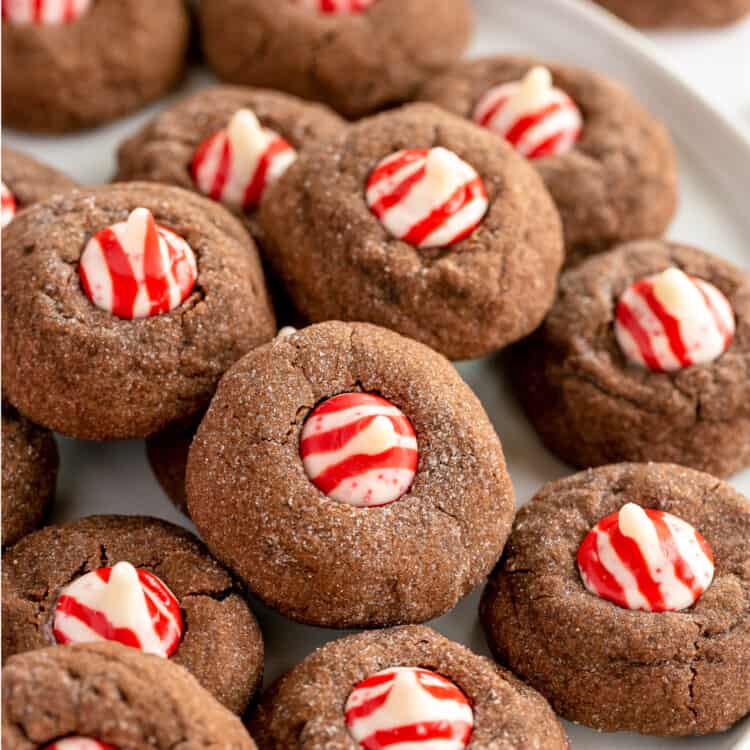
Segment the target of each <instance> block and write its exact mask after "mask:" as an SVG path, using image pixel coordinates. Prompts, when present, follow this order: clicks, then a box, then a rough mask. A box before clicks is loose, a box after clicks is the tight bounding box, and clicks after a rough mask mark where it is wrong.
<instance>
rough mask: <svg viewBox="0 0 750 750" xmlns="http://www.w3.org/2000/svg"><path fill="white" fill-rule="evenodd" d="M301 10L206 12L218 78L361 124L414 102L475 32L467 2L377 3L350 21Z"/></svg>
mask: <svg viewBox="0 0 750 750" xmlns="http://www.w3.org/2000/svg"><path fill="white" fill-rule="evenodd" d="M305 4H306V5H308V6H309V5H310V3H305ZM299 5H300V4H297V5H296V4H295V2H294V0H281V1H280V2H278V3H272V4H269V3H267V2H265V0H212V2H210V3H201V4H200V6H199V9H198V14H199V18H200V24H201V36H202V44H203V50H204V52H205V55H206V58H207V59H208V62H209V64H210V65H211V67H212V68H213V69H214V71H215V72H216V74H217V75H218V76H219V77H220V78H222V79H224V80H226V81H229V82H231V83H239V84H245V85H250V86H265V87H268V88H272V89H280V90H282V91H288V92H289V93H291V94H296V95H297V96H301V97H303V98H305V99H315V100H318V101H322V102H325V103H326V104H329V105H330V106H331V107H333V108H334V109H336V110H338V111H339V112H341V113H342V114H344V115H346V116H347V117H352V118H356V117H361V116H362V115H366V114H368V113H370V112H374V111H375V110H377V109H382V108H383V107H386V106H388V105H393V104H396V103H398V102H402V101H405V100H406V99H408V98H409V97H410V96H411V95H412V94H413V93H414V91H415V90H416V89H417V87H418V86H419V85H420V84H421V83H422V82H423V81H424V80H425V79H426V78H427V77H428V76H430V75H434V74H435V73H437V72H438V71H440V70H442V69H443V68H445V67H446V66H447V65H450V64H451V63H452V62H454V61H455V60H457V59H458V58H459V57H460V56H461V54H462V52H463V51H464V49H465V48H466V46H467V44H468V42H469V38H470V35H471V30H472V12H471V6H470V4H469V3H468V2H467V0H376V2H374V3H373V4H372V5H371V7H369V8H367V9H366V10H364V11H363V12H361V13H351V14H350V13H342V14H336V13H318V12H316V11H315V10H314V9H312V8H309V7H304V8H303V7H299Z"/></svg>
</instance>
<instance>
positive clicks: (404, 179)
mask: <svg viewBox="0 0 750 750" xmlns="http://www.w3.org/2000/svg"><path fill="white" fill-rule="evenodd" d="M365 197H366V199H367V205H368V206H369V207H370V210H371V211H372V212H373V213H374V214H375V216H377V217H378V219H380V222H381V223H382V224H383V226H384V227H385V228H386V229H387V230H388V231H389V232H390V233H391V234H392V235H393V236H394V237H397V238H398V239H400V240H403V241H404V242H408V243H409V244H411V245H415V246H417V247H423V248H431V247H447V246H448V245H453V244H455V243H456V242H459V241H460V240H462V239H464V238H465V237H468V236H469V235H470V234H471V233H472V232H473V231H474V230H475V229H476V228H477V226H479V223H480V222H481V221H482V219H483V218H484V215H485V213H486V212H487V207H488V205H489V204H488V201H487V193H486V192H485V189H484V183H483V182H482V178H481V177H480V176H479V175H478V174H477V172H476V170H475V169H474V167H472V166H471V165H470V164H467V163H466V162H465V161H464V160H463V159H461V158H460V157H459V156H457V155H456V154H454V153H453V152H452V151H449V150H448V149H446V148H443V147H442V146H438V147H437V148H431V149H426V148H411V149H406V150H404V151H397V152H396V153H394V154H391V155H390V156H388V157H387V158H385V159H383V161H381V162H380V163H379V164H378V165H377V167H375V169H374V170H373V171H372V173H371V174H370V177H369V178H368V180H367V191H366V194H365Z"/></svg>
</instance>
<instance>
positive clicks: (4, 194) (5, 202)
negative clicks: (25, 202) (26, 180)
mask: <svg viewBox="0 0 750 750" xmlns="http://www.w3.org/2000/svg"><path fill="white" fill-rule="evenodd" d="M0 199H2V204H1V207H2V213H0V226H3V227H7V226H8V224H10V222H11V221H13V217H14V216H15V215H16V210H17V206H16V199H15V198H14V197H13V193H11V192H10V190H9V189H8V186H7V185H6V184H5V183H4V182H0Z"/></svg>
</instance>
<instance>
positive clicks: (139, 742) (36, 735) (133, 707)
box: [3, 643, 255, 750]
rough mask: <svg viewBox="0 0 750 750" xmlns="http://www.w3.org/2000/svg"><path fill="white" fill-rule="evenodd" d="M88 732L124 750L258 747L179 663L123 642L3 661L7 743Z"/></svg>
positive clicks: (18, 747) (28, 749) (18, 745)
mask: <svg viewBox="0 0 750 750" xmlns="http://www.w3.org/2000/svg"><path fill="white" fill-rule="evenodd" d="M63 737H85V738H90V739H94V740H98V741H99V742H104V743H107V744H108V745H110V746H113V747H116V748H118V750H141V749H142V748H144V747H149V748H154V750H171V748H174V747H179V748H184V749H185V750H199V749H200V750H255V743H254V742H253V740H252V739H251V738H250V736H249V735H248V734H247V731H246V730H245V728H244V727H243V726H242V723H241V722H240V720H239V719H238V718H237V717H236V716H234V715H233V714H232V713H230V712H229V711H227V709H226V708H224V707H223V706H221V705H220V704H219V703H218V702H217V701H216V700H214V698H213V697H212V696H211V695H209V693H208V692H207V691H206V690H204V689H203V688H202V687H201V686H200V685H199V684H198V682H196V680H195V679H194V678H193V677H192V676H191V675H190V674H189V673H188V672H186V671H185V670H184V669H182V668H181V667H180V666H178V665H176V664H173V663H170V662H169V661H167V660H165V659H161V658H160V657H158V656H150V655H148V654H143V653H141V652H139V651H136V650H135V649H132V648H126V647H125V646H120V645H119V644H116V643H89V644H85V645H76V646H69V647H66V648H44V649H39V650H38V651H31V652H29V653H26V654H21V655H18V656H14V657H13V658H11V659H9V660H8V663H7V664H6V665H5V667H3V747H5V748H6V749H7V750H35V748H40V747H46V746H47V745H48V743H53V742H55V741H59V740H60V739H61V738H63Z"/></svg>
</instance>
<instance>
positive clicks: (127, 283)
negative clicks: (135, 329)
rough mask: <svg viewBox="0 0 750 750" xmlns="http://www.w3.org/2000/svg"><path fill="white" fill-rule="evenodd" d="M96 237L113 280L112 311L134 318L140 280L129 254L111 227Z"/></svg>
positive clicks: (121, 315)
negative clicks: (136, 276)
mask: <svg viewBox="0 0 750 750" xmlns="http://www.w3.org/2000/svg"><path fill="white" fill-rule="evenodd" d="M96 239H97V240H98V242H99V245H100V247H101V248H102V252H103V253H104V259H105V260H106V263H107V272H108V273H109V277H110V279H111V282H112V312H113V313H114V314H115V315H117V316H119V317H121V318H132V317H133V311H134V307H135V299H136V297H137V296H138V282H137V281H136V280H135V276H134V275H133V267H132V266H131V265H130V259H129V258H128V254H127V253H126V252H125V250H124V249H123V247H122V245H121V244H120V241H119V240H118V239H117V235H116V234H115V233H114V232H113V231H112V230H111V229H109V228H106V229H102V230H101V232H99V233H98V234H97V236H96Z"/></svg>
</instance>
